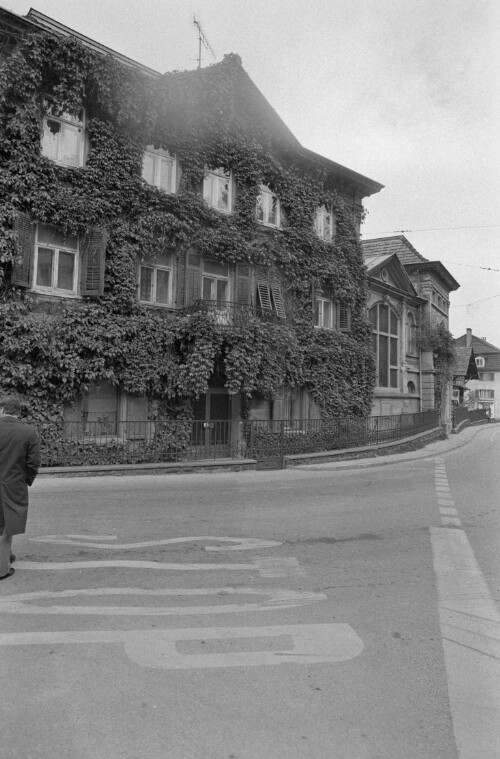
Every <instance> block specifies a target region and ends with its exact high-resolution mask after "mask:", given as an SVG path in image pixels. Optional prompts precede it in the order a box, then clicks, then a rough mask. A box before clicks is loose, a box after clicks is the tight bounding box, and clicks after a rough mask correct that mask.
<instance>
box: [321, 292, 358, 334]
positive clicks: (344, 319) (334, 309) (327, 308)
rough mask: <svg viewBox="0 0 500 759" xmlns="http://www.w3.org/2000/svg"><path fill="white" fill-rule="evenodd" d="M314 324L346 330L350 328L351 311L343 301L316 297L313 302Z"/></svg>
mask: <svg viewBox="0 0 500 759" xmlns="http://www.w3.org/2000/svg"><path fill="white" fill-rule="evenodd" d="M314 326H315V327H322V328H323V329H337V330H339V331H340V332H347V331H349V330H350V328H351V311H350V308H349V306H347V305H346V304H345V303H338V302H337V301H335V300H333V299H331V298H323V297H319V298H316V300H315V303H314Z"/></svg>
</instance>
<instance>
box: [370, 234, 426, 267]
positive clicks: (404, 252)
mask: <svg viewBox="0 0 500 759" xmlns="http://www.w3.org/2000/svg"><path fill="white" fill-rule="evenodd" d="M361 245H362V246H363V255H364V256H380V255H385V254H388V253H396V255H397V257H398V258H399V260H400V261H401V263H402V264H407V263H415V262H418V261H427V260H428V259H427V258H424V257H423V256H422V255H421V254H420V253H419V252H418V250H416V249H415V248H414V247H413V245H412V244H411V242H409V240H407V239H406V237H405V236H404V235H395V236H391V237H377V238H376V239H374V240H362V242H361Z"/></svg>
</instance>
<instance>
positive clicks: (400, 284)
mask: <svg viewBox="0 0 500 759" xmlns="http://www.w3.org/2000/svg"><path fill="white" fill-rule="evenodd" d="M362 247H363V254H364V257H365V263H366V266H367V271H368V285H369V290H370V295H369V300H368V314H369V319H370V323H371V325H372V329H373V332H372V339H373V347H374V350H375V354H376V360H377V380H376V386H375V390H374V400H373V413H374V414H399V413H407V412H415V411H426V410H428V409H434V408H436V407H437V406H438V405H440V408H441V411H442V421H443V422H444V423H448V422H449V420H450V394H451V393H450V388H449V387H448V385H449V382H447V383H446V385H445V386H444V387H443V388H441V386H440V385H438V386H437V385H436V380H437V379H438V376H439V371H438V367H437V366H436V355H435V350H434V349H433V347H432V346H431V345H430V344H429V342H428V340H429V336H432V334H433V333H434V332H435V331H436V330H442V332H443V334H444V335H445V336H446V332H447V330H448V313H449V305H450V292H452V291H453V290H456V289H457V288H458V287H459V284H458V282H457V281H456V280H455V279H454V278H453V277H452V275H451V274H450V273H449V271H448V270H447V269H446V268H445V266H443V264H442V263H441V262H440V261H429V260H427V259H426V258H424V257H423V256H422V255H421V254H420V253H419V252H418V251H417V250H416V249H415V248H414V247H413V245H411V243H410V242H409V241H408V240H407V239H406V237H404V236H403V235H398V236H394V237H382V238H377V239H373V240H363V242H362ZM450 340H451V336H450ZM436 396H438V398H436ZM441 396H442V397H441Z"/></svg>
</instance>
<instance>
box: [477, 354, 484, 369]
mask: <svg viewBox="0 0 500 759" xmlns="http://www.w3.org/2000/svg"><path fill="white" fill-rule="evenodd" d="M476 366H481V367H483V366H484V358H483V357H482V356H476Z"/></svg>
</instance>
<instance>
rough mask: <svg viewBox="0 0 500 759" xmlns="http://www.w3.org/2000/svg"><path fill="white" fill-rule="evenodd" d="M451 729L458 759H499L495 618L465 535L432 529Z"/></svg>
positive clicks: (499, 622)
mask: <svg viewBox="0 0 500 759" xmlns="http://www.w3.org/2000/svg"><path fill="white" fill-rule="evenodd" d="M431 541H432V549H433V556H434V570H435V573H436V578H437V590H438V604H439V619H440V626H441V635H442V638H443V649H444V658H445V665H446V671H447V679H448V692H449V699H450V709H451V715H452V720H453V729H454V732H455V740H456V744H457V750H458V755H459V756H460V759H478V757H485V759H486V757H488V759H493V757H499V756H500V750H499V747H500V646H499V640H500V614H499V612H498V609H497V607H496V605H495V602H494V601H493V599H492V597H491V593H490V591H489V588H488V585H487V583H486V581H485V579H484V577H483V575H482V572H481V570H480V568H479V566H478V564H477V561H476V558H475V556H474V553H473V550H472V547H471V545H470V543H469V541H468V539H467V535H466V534H465V532H464V530H461V529H456V528H454V529H446V528H444V527H431Z"/></svg>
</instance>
